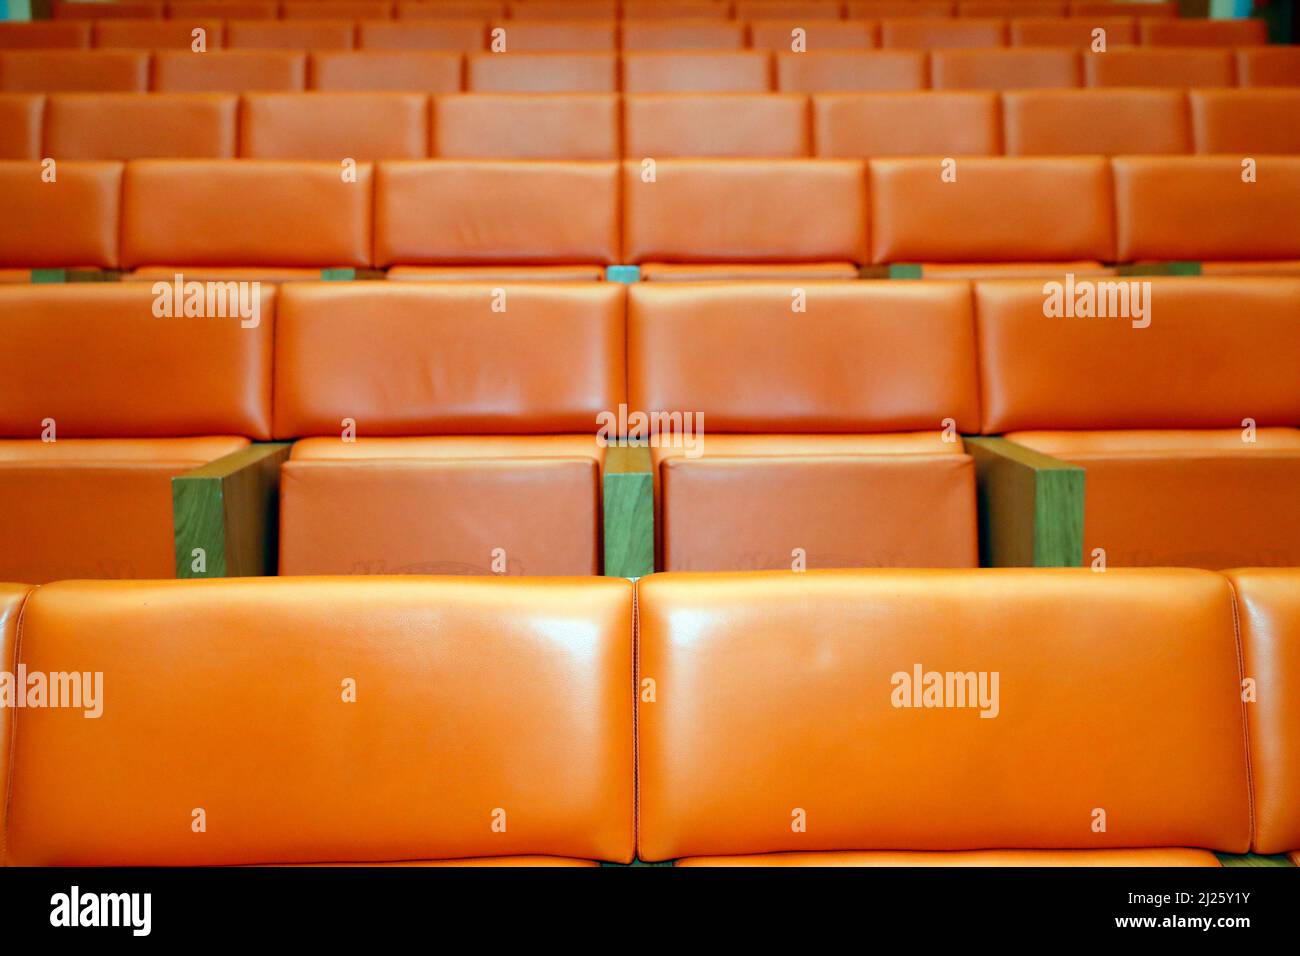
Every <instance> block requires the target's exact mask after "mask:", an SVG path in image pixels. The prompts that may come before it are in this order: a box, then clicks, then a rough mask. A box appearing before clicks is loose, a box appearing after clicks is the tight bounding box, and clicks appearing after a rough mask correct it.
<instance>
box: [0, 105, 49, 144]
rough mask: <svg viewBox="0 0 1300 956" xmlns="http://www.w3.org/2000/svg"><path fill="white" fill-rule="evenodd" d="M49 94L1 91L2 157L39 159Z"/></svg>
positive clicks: (0, 125) (0, 141)
mask: <svg viewBox="0 0 1300 956" xmlns="http://www.w3.org/2000/svg"><path fill="white" fill-rule="evenodd" d="M44 114H45V97H43V96H41V95H40V94H38V93H0V159H39V158H40V153H41V124H42V121H43V118H44Z"/></svg>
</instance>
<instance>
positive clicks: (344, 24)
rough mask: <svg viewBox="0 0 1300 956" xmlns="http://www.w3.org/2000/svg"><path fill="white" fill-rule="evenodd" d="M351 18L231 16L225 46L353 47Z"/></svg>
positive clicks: (336, 48) (241, 48)
mask: <svg viewBox="0 0 1300 956" xmlns="http://www.w3.org/2000/svg"><path fill="white" fill-rule="evenodd" d="M355 32H356V31H355V29H354V28H353V24H352V21H351V20H294V21H276V20H231V21H229V22H228V23H227V24H226V46H228V47H229V48H230V49H232V50H351V49H352V46H353V41H354V36H353V34H354V33H355Z"/></svg>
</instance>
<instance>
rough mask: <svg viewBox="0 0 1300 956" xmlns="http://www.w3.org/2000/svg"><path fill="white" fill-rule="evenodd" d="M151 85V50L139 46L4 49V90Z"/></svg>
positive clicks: (133, 89)
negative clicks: (127, 48) (112, 48)
mask: <svg viewBox="0 0 1300 956" xmlns="http://www.w3.org/2000/svg"><path fill="white" fill-rule="evenodd" d="M186 55H187V56H193V55H194V54H192V53H191V54H186ZM147 89H149V54H148V53H145V52H142V51H138V50H10V51H7V52H4V53H0V93H60V92H63V93H143V92H145V90H147Z"/></svg>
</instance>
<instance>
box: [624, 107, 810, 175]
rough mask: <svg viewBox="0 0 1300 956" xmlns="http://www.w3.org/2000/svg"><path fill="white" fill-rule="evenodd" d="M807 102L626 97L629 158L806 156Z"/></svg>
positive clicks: (625, 117)
mask: <svg viewBox="0 0 1300 956" xmlns="http://www.w3.org/2000/svg"><path fill="white" fill-rule="evenodd" d="M810 138H811V137H810V135H809V128H808V98H807V97H806V96H801V95H797V94H793V93H700V94H693V93H645V94H629V95H628V96H626V97H624V98H623V148H624V150H625V152H626V155H627V156H628V157H629V158H640V157H646V156H650V157H654V158H655V159H672V158H678V157H704V156H713V157H730V158H749V159H760V158H774V159H779V158H785V159H793V158H799V157H805V156H807V155H808V154H809V151H810V149H811V143H810Z"/></svg>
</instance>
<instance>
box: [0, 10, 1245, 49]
mask: <svg viewBox="0 0 1300 956" xmlns="http://www.w3.org/2000/svg"><path fill="white" fill-rule="evenodd" d="M909 5H910V4H909ZM289 6H290V4H286V8H288V7H289ZM348 6H349V5H348V4H345V3H342V2H341V0H340V2H339V3H338V4H326V5H324V6H321V5H317V4H311V5H310V6H309V10H308V12H309V13H310V14H311V15H313V16H315V17H317V19H300V20H294V21H293V22H284V21H280V22H274V21H267V20H242V19H223V18H220V17H217V16H208V17H203V18H199V17H193V16H191V17H186V18H183V19H173V20H117V19H109V20H96V21H73V20H55V21H37V22H28V23H11V24H4V25H3V27H0V49H3V48H6V47H16V48H22V49H33V50H39V49H90V48H92V47H97V48H128V49H181V50H190V49H192V48H194V44H195V36H194V31H195V30H202V31H203V34H204V37H203V40H204V44H203V45H204V46H205V47H206V49H208V50H216V49H221V48H222V47H227V48H230V49H236V50H238V49H264V48H268V47H271V48H290V49H293V48H302V49H312V50H346V49H354V48H355V49H361V50H366V49H426V50H457V51H461V52H467V53H468V52H476V51H482V50H489V49H490V50H492V51H493V52H498V53H502V52H508V51H516V52H527V53H539V52H576V51H587V52H594V51H613V50H619V49H622V50H628V51H646V50H663V51H682V50H689V49H696V50H740V49H745V48H749V47H752V48H756V49H764V50H777V51H793V52H801V53H803V52H810V51H824V50H836V49H848V50H867V49H873V48H877V47H883V48H886V49H931V48H935V49H941V48H947V47H966V48H970V47H1004V46H1007V45H1008V44H1011V45H1015V46H1023V45H1033V46H1041V45H1055V44H1060V45H1066V46H1075V47H1085V48H1089V49H1091V48H1093V47H1094V44H1095V43H1096V41H1097V36H1096V35H1095V32H1094V31H1096V30H1098V29H1100V30H1102V31H1103V34H1104V38H1105V44H1104V46H1105V47H1107V48H1108V47H1110V46H1122V45H1126V44H1138V43H1140V44H1142V45H1143V46H1156V47H1187V46H1209V47H1236V46H1256V45H1261V44H1266V43H1267V42H1268V34H1267V30H1266V27H1265V24H1264V21H1263V20H1163V19H1141V18H1137V17H1105V18H1102V19H1100V20H1099V19H1094V18H1092V17H1076V18H1070V17H1059V18H1025V19H1022V18H1019V17H1015V16H1013V15H1012V14H1013V13H1014V10H1015V4H1011V5H1010V7H1008V5H1007V4H981V6H982V7H985V8H988V9H985V10H984V11H981V12H986V13H989V14H994V13H996V15H987V16H979V17H966V18H961V19H955V20H935V19H932V18H913V17H908V16H901V17H891V18H887V19H881V20H838V21H837V20H816V21H814V20H802V19H799V18H791V19H788V20H751V21H747V22H744V21H737V22H729V21H722V20H717V21H709V20H704V21H696V20H688V21H673V20H640V21H625V22H623V23H619V22H617V21H612V20H611V21H604V22H601V21H595V20H588V21H573V22H553V21H543V20H538V21H498V22H482V21H474V20H445V21H441V20H422V21H416V22H411V21H390V20H378V19H359V20H355V21H353V20H349V19H347V18H348V17H351V16H366V15H367V14H366V13H365V11H364V10H361V9H358V10H349V9H347V8H348ZM1002 11H1007V12H1005V13H1004V12H1002ZM375 12H376V13H378V12H379V11H375Z"/></svg>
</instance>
